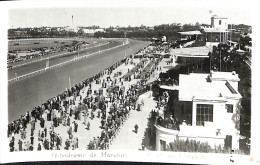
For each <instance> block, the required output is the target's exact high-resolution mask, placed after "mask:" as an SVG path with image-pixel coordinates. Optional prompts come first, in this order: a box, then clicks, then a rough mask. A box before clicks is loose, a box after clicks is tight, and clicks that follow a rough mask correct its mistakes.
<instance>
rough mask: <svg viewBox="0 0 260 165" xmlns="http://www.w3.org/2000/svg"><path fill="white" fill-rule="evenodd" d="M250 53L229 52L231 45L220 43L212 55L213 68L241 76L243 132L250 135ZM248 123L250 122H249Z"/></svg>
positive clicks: (241, 126)
mask: <svg viewBox="0 0 260 165" xmlns="http://www.w3.org/2000/svg"><path fill="white" fill-rule="evenodd" d="M247 56H250V55H249V54H243V55H241V54H238V53H236V52H235V51H231V52H229V46H228V45H225V44H219V45H218V47H214V48H213V53H212V56H211V63H212V66H211V67H212V68H211V69H212V70H215V71H226V72H231V71H235V72H236V73H237V74H238V75H239V78H240V82H239V86H238V91H239V93H240V94H241V95H242V97H243V98H242V101H241V106H242V107H243V108H242V111H241V118H242V119H241V125H240V129H241V134H242V135H244V136H246V137H250V123H251V78H252V77H251V67H250V66H249V65H248V64H247V63H246V60H247ZM247 123H248V124H247Z"/></svg>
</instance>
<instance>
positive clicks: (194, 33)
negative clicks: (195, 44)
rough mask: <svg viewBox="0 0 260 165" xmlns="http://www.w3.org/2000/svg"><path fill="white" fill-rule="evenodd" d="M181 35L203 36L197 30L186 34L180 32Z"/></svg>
mask: <svg viewBox="0 0 260 165" xmlns="http://www.w3.org/2000/svg"><path fill="white" fill-rule="evenodd" d="M178 33H180V34H181V35H198V34H202V33H201V32H200V31H198V30H195V31H186V32H178Z"/></svg>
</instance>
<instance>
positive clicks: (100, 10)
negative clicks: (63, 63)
mask: <svg viewBox="0 0 260 165" xmlns="http://www.w3.org/2000/svg"><path fill="white" fill-rule="evenodd" d="M210 10H211V11H212V12H213V13H212V14H216V15H218V16H222V17H227V18H228V22H229V23H230V24H247V25H251V12H250V10H249V9H239V8H212V7H198V8H191V7H187V8H183V7H182V8H180V7H169V8H168V7H163V8H162V7H158V8H156V7H152V8H151V7H149V8H145V7H141V8H138V7H86V8H75V7H71V8H57V7H56V8H53V7H52V8H49V7H48V8H16V9H10V10H9V19H8V27H9V28H18V27H41V26H51V27H60V26H72V15H73V20H74V21H73V25H74V27H75V26H92V25H98V26H100V27H102V28H106V27H109V26H114V27H115V26H129V25H130V26H140V25H145V26H154V25H160V24H171V23H181V24H185V23H192V24H195V23H196V22H199V23H206V24H210V17H211V16H212V14H210V13H209V11H210Z"/></svg>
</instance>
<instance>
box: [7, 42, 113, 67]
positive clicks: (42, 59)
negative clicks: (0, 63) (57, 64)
mask: <svg viewBox="0 0 260 165" xmlns="http://www.w3.org/2000/svg"><path fill="white" fill-rule="evenodd" d="M108 44H109V42H106V43H104V44H98V45H96V46H93V47H89V48H85V49H82V50H80V51H79V52H82V51H85V50H88V49H91V48H95V47H99V46H104V45H108ZM73 53H75V52H66V53H62V54H57V55H54V56H50V57H46V58H41V59H38V60H34V61H31V62H27V63H24V64H20V65H15V66H12V69H13V68H17V67H22V66H26V65H29V64H33V63H36V62H40V61H44V60H48V59H52V58H56V57H59V56H65V55H69V54H73ZM8 69H11V68H8Z"/></svg>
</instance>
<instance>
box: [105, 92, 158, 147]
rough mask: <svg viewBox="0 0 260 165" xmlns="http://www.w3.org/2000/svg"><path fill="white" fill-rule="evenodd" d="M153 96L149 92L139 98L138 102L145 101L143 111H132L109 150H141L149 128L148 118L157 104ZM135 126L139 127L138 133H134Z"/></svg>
mask: <svg viewBox="0 0 260 165" xmlns="http://www.w3.org/2000/svg"><path fill="white" fill-rule="evenodd" d="M151 95H152V91H149V92H146V93H144V94H143V95H141V96H140V97H139V99H138V101H141V100H143V101H144V106H143V107H142V110H141V111H134V110H132V111H130V115H129V118H128V119H127V120H126V122H125V123H124V125H123V126H122V127H121V128H120V132H119V133H118V135H117V136H116V138H115V140H114V141H113V142H112V144H111V145H110V148H109V150H140V149H141V148H142V139H143V138H144V133H145V129H146V128H147V123H148V117H149V114H150V112H151V110H152V108H154V107H155V104H156V103H155V101H154V100H153V97H151ZM135 124H137V125H138V126H139V128H138V133H135V132H134V126H135Z"/></svg>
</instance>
